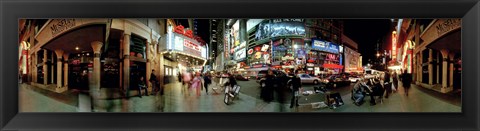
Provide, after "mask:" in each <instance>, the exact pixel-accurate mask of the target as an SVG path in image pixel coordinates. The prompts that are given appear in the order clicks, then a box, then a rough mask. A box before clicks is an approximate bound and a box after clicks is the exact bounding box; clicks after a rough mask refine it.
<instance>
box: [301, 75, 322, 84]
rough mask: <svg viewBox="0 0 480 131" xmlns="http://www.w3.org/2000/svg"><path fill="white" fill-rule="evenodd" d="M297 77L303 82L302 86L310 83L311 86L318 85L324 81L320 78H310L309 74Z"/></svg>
mask: <svg viewBox="0 0 480 131" xmlns="http://www.w3.org/2000/svg"><path fill="white" fill-rule="evenodd" d="M297 76H298V77H300V80H301V81H302V84H303V83H309V84H314V85H318V84H319V83H320V82H321V81H322V80H321V79H320V78H318V77H313V76H310V75H308V74H298V75H297Z"/></svg>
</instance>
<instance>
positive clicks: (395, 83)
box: [392, 71, 398, 91]
mask: <svg viewBox="0 0 480 131" xmlns="http://www.w3.org/2000/svg"><path fill="white" fill-rule="evenodd" d="M392 80H393V87H395V91H397V90H398V74H397V71H393V75H392Z"/></svg>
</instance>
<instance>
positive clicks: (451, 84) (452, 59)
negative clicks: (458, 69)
mask: <svg viewBox="0 0 480 131" xmlns="http://www.w3.org/2000/svg"><path fill="white" fill-rule="evenodd" d="M448 57H449V60H450V66H449V71H450V72H449V77H448V80H449V82H448V87H452V88H453V71H454V68H453V66H454V65H453V63H454V58H455V54H454V53H453V52H452V53H450V54H449V55H448Z"/></svg>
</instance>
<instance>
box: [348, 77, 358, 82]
mask: <svg viewBox="0 0 480 131" xmlns="http://www.w3.org/2000/svg"><path fill="white" fill-rule="evenodd" d="M348 80H350V82H352V83H357V82H359V81H360V77H358V76H355V75H352V76H350V77H348Z"/></svg>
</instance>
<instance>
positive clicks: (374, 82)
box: [351, 70, 412, 106]
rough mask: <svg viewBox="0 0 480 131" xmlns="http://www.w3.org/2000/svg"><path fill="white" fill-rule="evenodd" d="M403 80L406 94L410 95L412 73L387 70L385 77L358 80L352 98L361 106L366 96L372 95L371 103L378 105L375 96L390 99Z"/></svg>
mask: <svg viewBox="0 0 480 131" xmlns="http://www.w3.org/2000/svg"><path fill="white" fill-rule="evenodd" d="M399 80H400V81H401V82H402V86H403V90H404V94H405V95H406V96H408V92H409V88H410V86H411V83H412V75H411V74H410V73H408V72H407V71H406V70H405V71H404V72H403V74H401V75H400V76H399V75H398V74H397V73H396V72H393V73H389V72H388V71H387V72H385V75H384V77H383V78H378V77H377V78H372V79H365V78H361V81H359V82H357V83H356V84H355V85H354V86H353V89H352V97H351V98H352V100H354V104H355V105H357V106H360V105H362V104H363V101H364V98H365V96H370V105H376V99H375V97H376V96H378V97H379V99H380V100H383V98H386V99H388V97H389V95H390V94H391V93H392V91H397V90H398V81H399Z"/></svg>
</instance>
